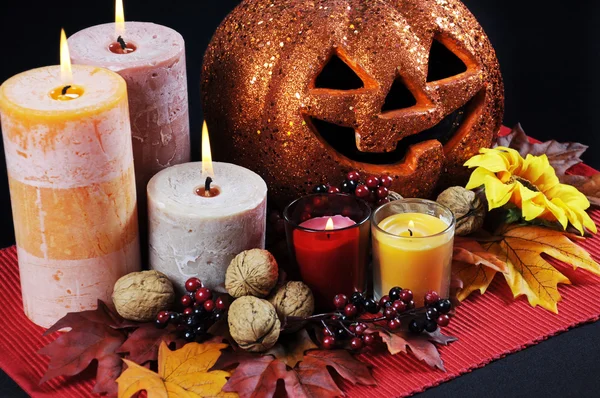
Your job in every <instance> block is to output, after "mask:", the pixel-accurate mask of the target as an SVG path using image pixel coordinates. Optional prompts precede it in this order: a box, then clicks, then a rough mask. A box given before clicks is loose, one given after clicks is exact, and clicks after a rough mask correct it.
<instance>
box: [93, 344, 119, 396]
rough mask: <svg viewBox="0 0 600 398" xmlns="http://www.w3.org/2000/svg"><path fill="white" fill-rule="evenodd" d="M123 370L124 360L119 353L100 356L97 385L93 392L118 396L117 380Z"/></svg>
mask: <svg viewBox="0 0 600 398" xmlns="http://www.w3.org/2000/svg"><path fill="white" fill-rule="evenodd" d="M122 371H123V360H122V359H121V357H120V356H119V355H116V354H109V355H106V356H103V357H102V358H100V359H99V360H98V370H97V376H96V385H95V386H94V389H93V390H92V392H93V393H96V394H102V393H106V394H108V395H113V396H116V395H117V392H118V385H117V383H116V380H117V377H119V375H120V374H121V372H122Z"/></svg>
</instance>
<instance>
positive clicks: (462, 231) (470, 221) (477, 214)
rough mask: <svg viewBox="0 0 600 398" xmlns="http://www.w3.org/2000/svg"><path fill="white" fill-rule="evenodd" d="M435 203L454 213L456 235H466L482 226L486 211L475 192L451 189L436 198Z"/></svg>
mask: <svg viewBox="0 0 600 398" xmlns="http://www.w3.org/2000/svg"><path fill="white" fill-rule="evenodd" d="M437 202H438V203H440V204H443V205H445V206H447V207H448V208H449V209H450V210H452V211H453V212H454V217H456V235H459V236H464V235H468V234H470V233H472V232H475V231H477V230H478V229H479V228H481V226H482V225H483V220H484V219H485V215H486V213H487V210H486V207H485V205H484V204H483V203H482V202H481V200H480V199H479V197H478V196H477V194H476V193H475V192H473V191H469V190H467V189H465V188H463V187H451V188H448V189H446V190H445V191H444V192H442V193H441V194H440V196H438V198H437Z"/></svg>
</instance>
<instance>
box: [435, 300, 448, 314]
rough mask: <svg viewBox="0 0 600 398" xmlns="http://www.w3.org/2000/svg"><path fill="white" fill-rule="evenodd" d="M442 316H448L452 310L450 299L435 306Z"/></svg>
mask: <svg viewBox="0 0 600 398" xmlns="http://www.w3.org/2000/svg"><path fill="white" fill-rule="evenodd" d="M435 307H436V308H437V309H438V311H439V312H440V313H441V314H447V313H449V312H450V310H451V309H452V303H451V302H450V300H448V299H442V300H440V301H438V302H437V304H436V306H435Z"/></svg>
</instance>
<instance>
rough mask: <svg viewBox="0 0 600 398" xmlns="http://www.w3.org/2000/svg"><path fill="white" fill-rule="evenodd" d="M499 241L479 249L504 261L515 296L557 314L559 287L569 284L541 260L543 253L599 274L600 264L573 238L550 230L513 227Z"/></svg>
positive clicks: (502, 234) (484, 244)
mask: <svg viewBox="0 0 600 398" xmlns="http://www.w3.org/2000/svg"><path fill="white" fill-rule="evenodd" d="M499 238H500V239H499V240H498V241H492V242H484V243H482V246H483V247H484V248H485V249H486V250H487V251H489V252H490V253H492V254H495V255H496V256H497V257H498V258H499V259H501V260H503V261H505V262H506V264H507V266H508V271H507V272H505V273H504V274H503V275H504V277H505V279H506V281H507V282H508V286H509V287H510V289H511V290H512V292H513V295H514V297H515V298H516V297H519V296H521V295H525V296H527V299H528V300H529V304H531V305H532V306H534V307H535V306H536V305H540V306H541V307H543V308H545V309H547V310H550V311H552V312H554V313H558V307H557V303H558V302H559V301H560V299H561V297H560V294H559V292H558V284H560V283H564V284H569V283H571V282H570V281H569V279H568V278H567V277H566V276H564V275H563V274H561V273H560V272H559V271H558V270H557V269H556V268H554V267H553V266H552V264H550V263H549V262H548V261H546V260H545V259H544V258H543V257H542V253H544V254H546V255H548V256H550V257H553V258H555V259H557V260H560V261H563V262H565V263H567V264H570V265H572V266H573V268H574V269H577V268H583V269H585V270H588V271H590V272H592V273H594V274H596V275H600V265H599V264H598V263H596V262H595V261H594V260H593V259H592V257H591V256H590V254H589V253H588V252H587V251H585V250H584V249H583V248H581V247H579V246H578V245H576V244H575V243H574V242H573V240H579V239H583V238H579V237H577V236H575V235H572V234H569V233H565V232H562V231H557V230H553V229H549V228H542V227H536V226H523V225H512V226H508V227H506V228H505V229H504V230H503V231H502V233H501V234H499Z"/></svg>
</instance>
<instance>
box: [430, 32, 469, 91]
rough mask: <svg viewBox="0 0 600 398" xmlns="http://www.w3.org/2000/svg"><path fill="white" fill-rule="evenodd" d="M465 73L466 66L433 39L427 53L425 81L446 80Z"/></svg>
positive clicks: (439, 42)
mask: <svg viewBox="0 0 600 398" xmlns="http://www.w3.org/2000/svg"><path fill="white" fill-rule="evenodd" d="M466 71H467V65H465V63H464V62H463V61H462V60H461V59H460V58H459V57H458V56H457V55H456V54H454V53H453V52H452V51H451V50H450V49H449V48H448V47H446V46H445V45H444V43H442V42H441V41H439V40H436V39H434V40H433V43H432V45H431V51H430V52H429V69H428V71H427V81H428V82H434V81H436V80H442V79H446V78H448V77H451V76H456V75H458V74H461V73H463V72H466Z"/></svg>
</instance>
